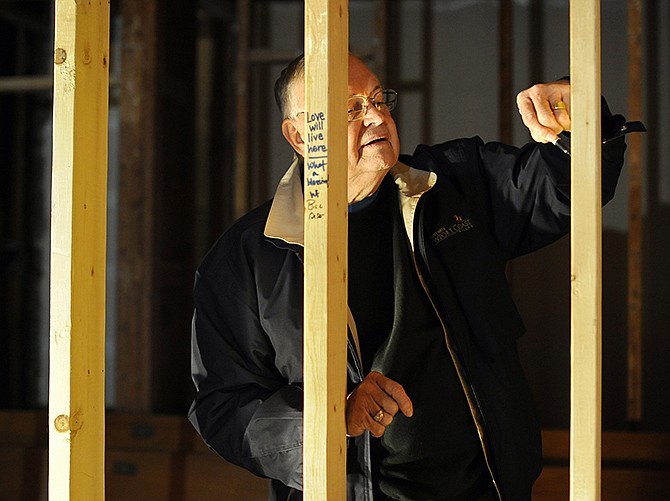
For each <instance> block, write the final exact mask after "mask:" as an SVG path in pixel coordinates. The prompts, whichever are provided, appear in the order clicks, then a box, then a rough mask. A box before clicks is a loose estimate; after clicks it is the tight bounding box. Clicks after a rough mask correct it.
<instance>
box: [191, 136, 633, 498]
mask: <svg viewBox="0 0 670 501" xmlns="http://www.w3.org/2000/svg"><path fill="white" fill-rule="evenodd" d="M624 150H625V143H624V141H623V138H622V137H617V138H615V139H613V140H611V141H608V142H607V143H606V144H604V145H603V191H602V199H603V203H606V202H607V201H609V200H610V199H611V198H612V196H613V195H614V190H615V187H616V183H617V180H618V177H619V173H620V170H621V168H622V165H623V153H624ZM408 166H409V167H408ZM585 168H591V167H590V166H585ZM390 175H392V176H394V179H395V181H396V183H397V184H398V187H399V197H400V198H401V206H402V207H404V208H405V209H406V212H407V214H413V218H412V217H411V215H410V216H407V219H406V224H407V225H408V228H412V230H411V231H412V235H410V237H411V240H412V241H413V247H414V251H415V255H416V256H417V262H418V269H419V273H420V274H421V275H422V276H423V278H424V279H425V282H426V286H427V289H428V290H427V293H428V294H429V295H430V296H431V298H432V299H433V301H434V302H435V304H436V309H437V310H438V314H439V316H440V319H441V320H442V321H443V323H444V325H445V330H446V331H447V332H448V337H447V340H448V343H450V344H451V346H450V350H451V352H452V355H455V356H456V359H457V361H458V363H457V366H458V367H457V369H458V372H459V376H460V377H461V378H462V380H463V381H464V382H465V386H466V388H467V391H466V396H467V397H468V401H469V402H470V404H471V410H472V412H473V418H474V419H475V422H476V424H477V426H478V427H479V428H480V430H481V431H482V432H483V434H484V438H483V440H482V445H483V447H484V450H485V455H486V457H487V461H488V463H489V466H490V468H491V470H492V472H493V475H494V479H495V482H496V486H497V488H498V490H499V493H500V494H501V497H502V499H505V500H507V499H509V500H515V501H516V500H521V499H530V492H531V488H532V485H533V482H534V481H535V479H536V478H537V476H538V475H539V473H540V471H541V459H542V449H541V442H540V426H539V423H538V420H537V417H536V412H535V409H534V405H533V402H532V397H531V393H530V391H529V388H528V385H527V383H526V380H525V378H524V375H523V373H522V369H521V366H520V363H519V359H518V356H517V350H516V339H517V338H518V337H519V336H520V335H522V334H523V333H524V325H523V322H522V320H521V318H520V316H519V313H518V311H517V309H516V307H515V305H514V303H513V300H512V296H511V293H510V291H509V288H508V284H507V281H506V277H505V267H506V263H507V261H508V260H509V259H512V258H514V257H517V256H520V255H523V254H525V253H528V252H531V251H533V250H536V249H538V248H540V247H542V246H544V245H546V244H549V243H551V242H553V241H555V240H556V239H558V238H559V237H561V236H562V235H564V234H565V233H566V232H567V231H568V229H569V209H570V202H569V196H570V162H569V157H568V156H567V155H565V154H564V153H562V152H561V151H559V150H558V149H557V148H555V147H554V146H552V145H540V144H530V145H527V146H525V147H523V148H521V149H519V148H514V147H510V146H506V145H502V144H500V143H484V142H483V141H481V140H480V139H479V138H472V139H461V140H455V141H450V142H447V143H443V144H440V145H436V146H423V145H422V146H419V147H418V148H417V149H416V151H415V152H414V154H413V155H411V156H403V157H401V163H399V164H398V166H396V167H395V168H394V169H393V170H392V171H391V173H390ZM302 211H303V199H302V187H301V184H300V174H299V169H298V168H297V166H296V165H294V166H293V168H292V169H290V170H289V172H288V173H287V175H286V176H285V177H284V179H283V180H282V181H281V183H280V186H279V188H278V190H277V194H276V196H275V198H274V200H273V201H270V202H267V203H266V204H264V205H262V206H261V207H259V208H257V209H255V210H253V211H252V212H250V213H249V214H247V215H246V216H244V217H243V218H242V219H240V220H239V221H238V222H237V223H235V224H234V225H233V226H232V227H231V228H230V229H229V230H228V231H226V232H225V233H224V234H223V235H222V236H221V238H220V239H219V240H218V242H217V243H216V244H215V245H214V247H213V248H212V250H211V251H210V252H209V254H208V255H207V257H206V258H205V259H204V261H203V262H202V264H201V265H200V267H199V269H198V271H197V274H196V282H195V313H194V317H193V338H192V343H193V344H192V369H193V380H194V383H195V385H196V388H197V396H196V398H195V400H194V402H193V405H192V407H191V409H190V412H189V419H190V420H191V422H192V423H193V425H194V426H195V428H196V429H197V430H198V432H199V433H200V434H201V435H202V437H203V439H204V440H205V442H206V443H207V444H208V445H209V446H210V447H211V448H212V449H213V450H214V451H216V452H217V453H218V454H220V455H221V456H223V457H224V458H226V459H227V460H228V461H230V462H232V463H234V464H237V465H240V466H242V467H244V468H246V469H248V470H250V471H252V472H253V473H256V474H257V475H260V476H264V477H268V478H270V479H273V482H272V489H271V491H272V494H271V499H287V496H289V494H290V492H291V491H292V490H294V492H295V494H296V496H295V497H291V498H290V499H299V498H300V497H301V494H300V493H299V492H297V491H299V490H300V489H301V486H302V447H301V445H302V412H301V411H302V389H301V386H302V377H303V374H302V349H303V348H302V346H303V345H302V301H303V263H302V245H301V244H302ZM447 288H448V289H449V290H452V291H455V294H456V298H455V301H454V298H453V297H452V296H450V297H447V295H445V294H444V293H443V291H444V290H447ZM455 307H457V308H459V309H460V311H461V312H462V314H463V316H464V317H465V319H466V320H467V328H466V329H454V330H453V332H452V331H451V327H452V326H451V325H450V320H449V319H450V311H452V309H453V308H455ZM360 367H361V364H360V361H359V360H358V355H357V350H356V343H355V340H354V339H353V336H351V333H350V339H349V364H348V376H349V384H350V386H351V387H353V386H355V385H356V384H357V383H358V382H360V381H361V380H362V378H363V376H364V375H363V374H362V371H361V369H360ZM369 440H370V437H369V435H368V433H365V434H364V435H362V436H360V437H357V438H355V439H351V440H349V446H348V447H349V450H348V462H347V470H348V474H347V486H348V499H350V500H368V499H371V497H372V494H371V492H372V489H371V484H370V477H369V469H370V466H369Z"/></svg>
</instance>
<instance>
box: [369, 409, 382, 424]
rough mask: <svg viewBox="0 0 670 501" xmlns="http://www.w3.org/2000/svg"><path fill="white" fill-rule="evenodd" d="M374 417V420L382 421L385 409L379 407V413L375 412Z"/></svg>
mask: <svg viewBox="0 0 670 501" xmlns="http://www.w3.org/2000/svg"><path fill="white" fill-rule="evenodd" d="M372 419H374V420H375V421H377V422H378V423H381V421H382V419H384V409H379V411H378V412H377V414H375V415H374V416H372Z"/></svg>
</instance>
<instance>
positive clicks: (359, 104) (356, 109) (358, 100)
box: [293, 89, 398, 122]
mask: <svg viewBox="0 0 670 501" xmlns="http://www.w3.org/2000/svg"><path fill="white" fill-rule="evenodd" d="M369 103H372V104H373V105H374V107H375V108H377V109H378V110H379V111H381V112H382V113H384V112H388V111H393V110H394V109H395V107H396V105H397V104H398V93H397V92H396V91H394V90H393V89H384V90H380V91H379V92H377V93H376V94H375V95H374V96H372V97H368V96H351V97H350V98H349V99H348V100H347V120H348V121H349V122H355V121H356V120H362V119H363V117H364V116H365V114H366V113H367V112H368V106H369ZM303 113H305V112H304V111H299V112H298V113H296V114H295V116H294V117H293V118H297V117H298V116H300V115H302V114H303Z"/></svg>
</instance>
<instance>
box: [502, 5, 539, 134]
mask: <svg viewBox="0 0 670 501" xmlns="http://www.w3.org/2000/svg"><path fill="white" fill-rule="evenodd" d="M499 9H500V10H499V14H498V22H499V24H498V30H499V32H498V41H499V47H500V55H499V58H498V103H499V104H498V136H499V138H500V140H501V141H502V142H503V143H508V144H512V139H513V135H514V134H513V129H514V128H513V125H512V116H513V113H512V106H513V105H514V95H513V94H514V93H513V92H512V78H513V73H514V36H513V34H514V3H513V1H512V0H501V2H500V7H499ZM531 52H533V51H531ZM538 81H539V80H538Z"/></svg>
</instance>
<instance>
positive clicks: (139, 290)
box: [116, 0, 158, 412]
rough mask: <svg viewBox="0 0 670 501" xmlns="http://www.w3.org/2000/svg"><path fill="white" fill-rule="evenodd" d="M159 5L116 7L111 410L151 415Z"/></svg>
mask: <svg viewBox="0 0 670 501" xmlns="http://www.w3.org/2000/svg"><path fill="white" fill-rule="evenodd" d="M157 1H158V0H145V1H142V2H121V17H122V19H123V40H122V49H121V51H122V53H121V59H122V61H123V64H122V66H121V95H120V99H119V107H120V114H121V141H120V150H121V151H120V154H119V159H120V164H121V166H120V168H121V172H120V173H119V207H120V210H119V221H118V224H119V243H118V282H117V300H118V307H117V309H118V315H117V353H118V356H117V361H116V369H117V375H116V410H118V411H122V412H149V411H150V410H151V389H152V384H151V379H152V374H153V358H152V356H151V345H152V342H151V340H152V334H153V333H154V332H155V331H156V330H157V325H156V321H155V313H154V311H155V304H154V303H155V299H156V298H157V297H158V294H157V291H156V286H155V274H156V273H155V269H156V264H155V263H156V260H157V257H156V256H157V250H156V248H157V245H156V236H155V234H156V226H157V222H156V197H155V195H154V194H155V193H156V192H157V191H158V187H157V182H156V177H157V173H156V171H157V164H158V161H157V159H156V150H157V146H156V143H157V136H158V134H157V131H156V109H157V105H156V93H157V88H156V87H157V79H158V78H157V71H158V70H157V67H156V60H157V57H156V53H157V51H158V49H157V35H156V32H157V21H156V11H157Z"/></svg>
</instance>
